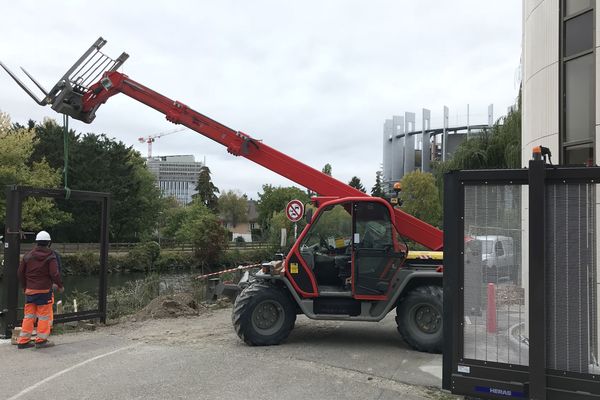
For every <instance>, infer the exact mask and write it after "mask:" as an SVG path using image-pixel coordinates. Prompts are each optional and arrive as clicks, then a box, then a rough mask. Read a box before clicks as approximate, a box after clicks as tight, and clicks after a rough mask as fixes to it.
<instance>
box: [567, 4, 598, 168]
mask: <svg viewBox="0 0 600 400" xmlns="http://www.w3.org/2000/svg"><path fill="white" fill-rule="evenodd" d="M593 7H594V2H593V1H592V0H562V2H561V10H562V11H561V45H560V57H561V63H560V75H561V79H560V91H561V99H562V100H561V103H560V107H561V114H560V115H561V124H560V125H561V135H560V140H561V156H562V159H561V161H562V163H563V164H587V165H592V164H595V157H594V153H595V151H594V148H595V136H596V135H595V131H596V117H595V115H596V114H595V109H596V91H595V88H596V73H595V68H596V61H595V60H596V58H595V57H596V56H595V53H594V47H595V35H594V32H595V29H594V25H595V18H594V9H593Z"/></svg>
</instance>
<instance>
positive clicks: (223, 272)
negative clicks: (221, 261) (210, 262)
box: [196, 264, 262, 279]
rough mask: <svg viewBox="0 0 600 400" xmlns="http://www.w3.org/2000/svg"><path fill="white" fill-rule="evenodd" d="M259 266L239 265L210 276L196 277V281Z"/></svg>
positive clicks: (258, 265) (212, 273)
mask: <svg viewBox="0 0 600 400" xmlns="http://www.w3.org/2000/svg"><path fill="white" fill-rule="evenodd" d="M261 265H262V264H252V265H240V266H239V267H236V268H230V269H224V270H223V271H218V272H211V273H210V274H205V275H200V276H198V277H196V279H206V278H210V277H211V276H217V275H223V274H226V273H228V272H235V271H244V270H246V269H250V268H258V267H260V266H261Z"/></svg>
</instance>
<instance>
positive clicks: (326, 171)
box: [321, 163, 331, 176]
mask: <svg viewBox="0 0 600 400" xmlns="http://www.w3.org/2000/svg"><path fill="white" fill-rule="evenodd" d="M321 172H323V173H324V174H325V175H329V176H331V164H329V163H327V164H325V166H324V167H323V169H322V170H321Z"/></svg>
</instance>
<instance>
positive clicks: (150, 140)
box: [138, 128, 187, 159]
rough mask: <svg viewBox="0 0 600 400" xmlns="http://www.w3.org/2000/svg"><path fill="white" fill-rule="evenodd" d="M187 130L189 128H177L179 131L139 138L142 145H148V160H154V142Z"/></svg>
mask: <svg viewBox="0 0 600 400" xmlns="http://www.w3.org/2000/svg"><path fill="white" fill-rule="evenodd" d="M185 130H187V128H177V129H172V130H170V131H165V132H159V133H155V134H153V135H148V136H142V137H140V138H138V141H139V142H140V143H148V158H149V159H150V158H152V143H154V141H155V140H156V139H158V138H161V137H165V136H169V135H172V134H174V133H177V132H181V131H185Z"/></svg>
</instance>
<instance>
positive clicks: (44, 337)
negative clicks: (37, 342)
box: [37, 332, 50, 339]
mask: <svg viewBox="0 0 600 400" xmlns="http://www.w3.org/2000/svg"><path fill="white" fill-rule="evenodd" d="M48 336H50V334H49V333H39V332H38V334H37V337H38V338H39V339H48Z"/></svg>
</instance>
